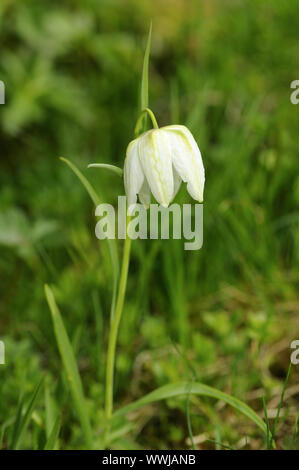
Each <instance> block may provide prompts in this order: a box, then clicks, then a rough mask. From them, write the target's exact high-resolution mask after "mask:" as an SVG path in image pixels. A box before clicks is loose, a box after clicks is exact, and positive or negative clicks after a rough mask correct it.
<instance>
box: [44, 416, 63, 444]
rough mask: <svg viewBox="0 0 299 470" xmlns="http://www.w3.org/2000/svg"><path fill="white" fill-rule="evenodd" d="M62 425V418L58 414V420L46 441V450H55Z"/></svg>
mask: <svg viewBox="0 0 299 470" xmlns="http://www.w3.org/2000/svg"><path fill="white" fill-rule="evenodd" d="M60 427H61V419H60V416H57V418H56V421H55V423H54V426H53V429H52V431H51V433H50V435H49V438H48V440H47V442H46V445H45V447H44V450H54V449H55V447H56V441H57V439H58V436H59V432H60Z"/></svg>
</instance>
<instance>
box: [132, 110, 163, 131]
mask: <svg viewBox="0 0 299 470" xmlns="http://www.w3.org/2000/svg"><path fill="white" fill-rule="evenodd" d="M145 114H148V115H149V117H150V118H151V121H152V124H153V127H154V128H155V129H159V126H158V123H157V120H156V118H155V115H154V113H153V111H152V110H151V109H149V108H145V109H143V110H142V111H141V114H140V116H139V118H138V119H137V123H136V126H135V136H138V134H139V132H140V127H141V124H142V120H143V118H144V115H145Z"/></svg>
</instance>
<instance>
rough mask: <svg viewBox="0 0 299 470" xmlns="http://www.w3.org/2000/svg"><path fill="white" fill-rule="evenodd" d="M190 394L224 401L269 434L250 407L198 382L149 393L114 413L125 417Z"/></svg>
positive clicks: (170, 386)
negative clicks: (145, 406) (148, 406)
mask: <svg viewBox="0 0 299 470" xmlns="http://www.w3.org/2000/svg"><path fill="white" fill-rule="evenodd" d="M189 393H193V394H196V395H201V396H206V397H211V398H216V399H217V400H222V401H224V402H225V403H227V404H228V405H230V406H232V407H233V408H235V409H236V410H238V411H240V412H241V413H242V414H243V415H245V416H247V418H249V419H250V420H251V421H253V422H254V423H255V424H256V425H257V426H258V427H259V428H260V429H261V430H262V431H263V432H264V433H265V434H266V433H267V426H266V424H265V423H264V421H263V420H262V419H261V418H260V417H259V416H258V415H257V414H256V413H255V411H254V410H252V409H251V408H250V407H249V406H248V405H246V404H245V403H243V402H242V401H240V400H238V399H237V398H234V397H232V396H231V395H227V394H226V393H224V392H221V391H220V390H217V389H215V388H212V387H209V386H208V385H204V384H201V383H198V382H197V383H195V382H193V383H188V382H180V383H176V384H170V385H165V386H163V387H160V388H157V389H156V390H154V391H153V392H151V393H149V394H148V395H145V396H144V397H142V398H140V399H139V400H137V401H135V402H134V403H130V404H129V405H127V406H125V407H123V408H121V409H120V410H117V411H116V412H115V413H114V416H120V415H124V414H126V413H128V412H130V411H134V410H136V409H138V408H141V407H142V406H144V405H148V404H149V403H153V402H156V401H160V400H165V399H167V398H171V397H176V396H178V395H187V394H189Z"/></svg>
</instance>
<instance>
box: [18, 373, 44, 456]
mask: <svg viewBox="0 0 299 470" xmlns="http://www.w3.org/2000/svg"><path fill="white" fill-rule="evenodd" d="M43 381H44V377H42V378H41V380H40V381H39V383H38V385H37V386H36V388H35V390H34V392H33V395H32V398H31V400H30V402H29V404H28V406H27V408H26V411H25V413H24V415H23V414H22V410H23V407H24V400H23V399H22V400H21V406H20V407H19V410H18V417H17V427H16V433H15V435H14V439H13V442H12V446H11V448H12V449H14V450H17V449H19V447H20V445H21V442H22V439H23V436H24V433H25V431H26V429H27V426H28V424H29V422H30V419H31V416H32V413H33V410H34V408H35V405H36V402H37V400H38V397H39V394H40V391H41V387H42V384H43Z"/></svg>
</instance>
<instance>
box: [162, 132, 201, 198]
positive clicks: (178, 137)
mask: <svg viewBox="0 0 299 470" xmlns="http://www.w3.org/2000/svg"><path fill="white" fill-rule="evenodd" d="M163 130H164V131H166V132H167V133H168V134H169V136H170V141H171V147H172V161H173V165H174V168H175V169H176V171H177V172H178V174H179V175H180V176H181V178H182V180H183V181H185V182H186V183H187V190H188V192H189V194H190V195H191V196H192V197H193V199H195V200H197V201H199V202H202V201H203V190H204V183H205V170H204V166H203V162H202V157H201V153H200V150H199V148H198V145H197V143H196V142H195V140H194V137H193V135H192V134H191V132H190V131H189V129H187V127H185V126H179V125H175V126H166V127H164V128H163Z"/></svg>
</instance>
